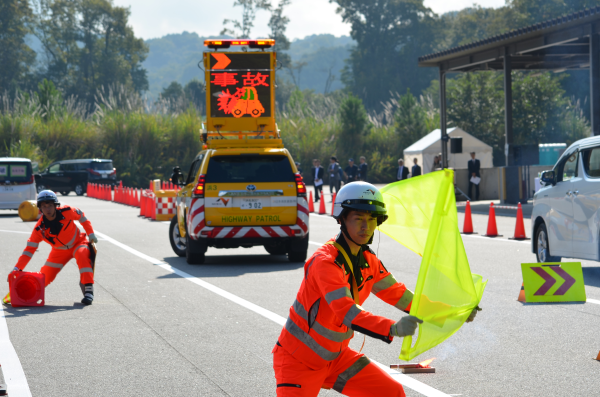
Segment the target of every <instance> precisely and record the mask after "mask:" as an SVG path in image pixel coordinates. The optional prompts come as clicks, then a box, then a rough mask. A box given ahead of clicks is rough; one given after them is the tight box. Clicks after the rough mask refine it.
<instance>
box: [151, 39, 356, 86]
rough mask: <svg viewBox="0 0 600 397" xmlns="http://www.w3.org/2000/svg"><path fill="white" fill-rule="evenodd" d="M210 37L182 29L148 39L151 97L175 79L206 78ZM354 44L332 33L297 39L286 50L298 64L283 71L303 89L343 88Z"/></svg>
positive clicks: (184, 80)
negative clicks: (201, 66) (204, 70)
mask: <svg viewBox="0 0 600 397" xmlns="http://www.w3.org/2000/svg"><path fill="white" fill-rule="evenodd" d="M219 37H224V36H219ZM207 38H208V37H200V36H198V34H196V33H188V32H183V33H180V34H169V35H166V36H163V37H161V38H157V39H150V40H146V44H147V45H148V47H149V49H150V52H149V54H148V58H147V59H146V60H145V61H144V63H143V67H144V68H145V69H146V70H147V71H148V82H149V84H150V89H149V91H150V93H151V95H152V96H154V97H158V95H159V94H160V92H161V91H162V89H163V88H165V87H167V86H168V85H169V84H170V83H171V82H172V81H177V82H178V83H180V84H181V85H185V84H186V83H187V82H188V81H190V80H192V79H193V78H197V79H199V80H201V81H203V80H204V76H203V74H202V71H201V70H200V69H199V68H198V62H199V61H200V60H201V59H202V52H203V51H205V47H204V40H205V39H207ZM353 44H354V42H353V40H352V39H351V38H350V37H349V36H342V37H335V36H333V35H330V34H319V35H312V36H307V37H306V38H304V39H297V40H294V41H293V42H292V43H291V46H290V49H289V50H288V51H286V52H287V53H288V54H289V55H290V57H291V58H292V61H293V62H294V65H295V67H294V68H292V69H291V70H289V69H285V70H282V71H281V72H280V73H281V74H282V75H284V76H286V78H287V79H288V80H290V81H295V82H296V84H297V85H299V87H300V88H301V89H312V90H315V92H320V93H324V92H326V91H327V92H331V91H334V90H337V89H340V88H342V87H343V85H342V83H341V80H340V78H341V71H342V68H343V67H344V61H345V59H346V58H348V55H349V51H350V48H351V46H352V45H353Z"/></svg>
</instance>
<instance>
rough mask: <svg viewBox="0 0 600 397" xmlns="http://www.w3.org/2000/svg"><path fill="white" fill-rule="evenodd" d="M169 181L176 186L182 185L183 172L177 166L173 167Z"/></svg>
mask: <svg viewBox="0 0 600 397" xmlns="http://www.w3.org/2000/svg"><path fill="white" fill-rule="evenodd" d="M171 182H173V184H174V185H177V186H183V174H182V173H181V168H179V166H176V167H173V174H171Z"/></svg>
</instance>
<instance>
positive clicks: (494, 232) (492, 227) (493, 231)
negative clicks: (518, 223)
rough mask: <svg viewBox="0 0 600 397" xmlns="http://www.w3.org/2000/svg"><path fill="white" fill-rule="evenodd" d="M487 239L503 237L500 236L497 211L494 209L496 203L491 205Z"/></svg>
mask: <svg viewBox="0 0 600 397" xmlns="http://www.w3.org/2000/svg"><path fill="white" fill-rule="evenodd" d="M484 236H485V237H502V236H501V235H499V234H498V227H497V226H496V210H495V209H494V203H490V215H489V218H488V226H487V233H486V234H484Z"/></svg>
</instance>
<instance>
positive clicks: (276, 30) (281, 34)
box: [269, 0, 292, 67]
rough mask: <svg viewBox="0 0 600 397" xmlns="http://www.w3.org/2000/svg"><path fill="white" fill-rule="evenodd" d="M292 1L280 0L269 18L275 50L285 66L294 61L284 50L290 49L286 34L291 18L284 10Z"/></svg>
mask: <svg viewBox="0 0 600 397" xmlns="http://www.w3.org/2000/svg"><path fill="white" fill-rule="evenodd" d="M291 2H292V0H280V1H279V4H278V5H277V7H276V8H274V9H273V10H272V11H271V18H270V19H269V28H270V29H271V34H270V37H271V38H272V39H274V40H275V47H273V51H276V52H277V53H278V54H277V59H278V60H279V62H281V64H282V65H283V67H289V66H290V65H291V63H292V58H291V57H290V56H289V55H288V54H286V53H285V52H283V51H286V50H289V49H290V40H289V39H288V38H287V36H286V35H285V31H286V29H287V24H288V23H289V22H290V19H289V18H288V17H286V16H284V15H283V11H284V10H285V7H287V6H289V5H290V3H291Z"/></svg>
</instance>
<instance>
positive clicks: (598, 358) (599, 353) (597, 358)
mask: <svg viewBox="0 0 600 397" xmlns="http://www.w3.org/2000/svg"><path fill="white" fill-rule="evenodd" d="M596 360H598V361H600V352H598V357H596Z"/></svg>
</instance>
